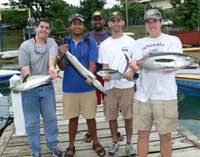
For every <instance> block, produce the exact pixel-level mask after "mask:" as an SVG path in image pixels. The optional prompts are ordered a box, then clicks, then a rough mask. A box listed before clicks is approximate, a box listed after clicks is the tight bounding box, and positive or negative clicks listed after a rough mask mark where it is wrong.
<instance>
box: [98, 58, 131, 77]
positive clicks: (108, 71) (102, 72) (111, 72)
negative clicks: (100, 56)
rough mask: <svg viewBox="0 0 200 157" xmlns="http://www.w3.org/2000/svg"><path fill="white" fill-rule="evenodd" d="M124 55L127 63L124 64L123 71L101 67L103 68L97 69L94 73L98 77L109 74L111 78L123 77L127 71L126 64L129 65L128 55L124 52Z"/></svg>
mask: <svg viewBox="0 0 200 157" xmlns="http://www.w3.org/2000/svg"><path fill="white" fill-rule="evenodd" d="M124 56H125V58H126V62H127V65H126V67H125V69H124V71H123V73H121V72H119V71H118V70H114V69H103V70H100V71H97V72H96V74H97V75H98V76H100V77H104V76H106V75H108V74H109V75H110V76H111V80H120V79H123V78H124V74H125V72H126V71H127V69H128V66H129V57H128V56H127V55H126V54H124Z"/></svg>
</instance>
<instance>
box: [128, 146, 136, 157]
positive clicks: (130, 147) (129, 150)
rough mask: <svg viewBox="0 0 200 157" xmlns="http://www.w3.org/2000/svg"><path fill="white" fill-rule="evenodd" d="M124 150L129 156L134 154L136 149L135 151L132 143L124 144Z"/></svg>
mask: <svg viewBox="0 0 200 157" xmlns="http://www.w3.org/2000/svg"><path fill="white" fill-rule="evenodd" d="M126 152H127V155H128V156H130V157H135V156H136V151H135V148H134V147H133V143H127V144H126Z"/></svg>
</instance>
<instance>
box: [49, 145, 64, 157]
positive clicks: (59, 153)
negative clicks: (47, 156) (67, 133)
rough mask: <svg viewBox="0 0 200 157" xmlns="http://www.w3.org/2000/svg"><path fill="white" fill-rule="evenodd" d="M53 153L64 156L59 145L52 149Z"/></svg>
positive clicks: (56, 155)
mask: <svg viewBox="0 0 200 157" xmlns="http://www.w3.org/2000/svg"><path fill="white" fill-rule="evenodd" d="M51 153H52V156H53V157H62V151H61V150H60V149H59V148H58V147H55V148H53V149H51Z"/></svg>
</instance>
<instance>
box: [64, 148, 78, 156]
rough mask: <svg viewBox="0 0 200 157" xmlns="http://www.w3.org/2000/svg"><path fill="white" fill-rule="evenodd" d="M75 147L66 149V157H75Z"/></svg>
mask: <svg viewBox="0 0 200 157" xmlns="http://www.w3.org/2000/svg"><path fill="white" fill-rule="evenodd" d="M75 151H76V150H75V146H73V147H68V148H67V149H66V152H65V157H73V156H74V153H75Z"/></svg>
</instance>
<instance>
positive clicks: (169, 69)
mask: <svg viewBox="0 0 200 157" xmlns="http://www.w3.org/2000/svg"><path fill="white" fill-rule="evenodd" d="M172 71H174V69H172V68H165V69H162V72H165V73H170V72H172Z"/></svg>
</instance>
